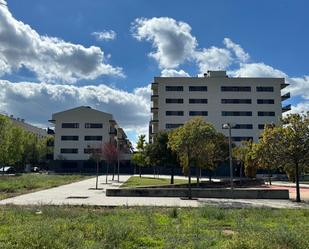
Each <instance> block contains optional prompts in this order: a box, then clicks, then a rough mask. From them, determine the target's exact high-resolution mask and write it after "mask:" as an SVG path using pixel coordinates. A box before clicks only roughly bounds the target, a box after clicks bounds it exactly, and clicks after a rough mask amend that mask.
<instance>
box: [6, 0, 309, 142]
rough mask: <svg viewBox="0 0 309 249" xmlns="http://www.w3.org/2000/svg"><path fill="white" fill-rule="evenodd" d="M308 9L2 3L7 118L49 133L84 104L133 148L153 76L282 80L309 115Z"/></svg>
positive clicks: (134, 1)
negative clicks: (53, 122)
mask: <svg viewBox="0 0 309 249" xmlns="http://www.w3.org/2000/svg"><path fill="white" fill-rule="evenodd" d="M308 9H309V2H308V1H306V0H295V1H290V0H273V1H269V0H252V1H247V0H235V1H229V0H216V1H206V0H194V1H192V0H191V1H188V0H186V1H185V0H177V1H176V0H170V1H163V0H156V1H146V0H131V1H125V0H113V1H106V0H91V1H87V0H74V1H73V0H66V1H63V0H62V1H60V0H53V1H50V0H22V1H20V0H7V1H4V0H0V112H1V113H7V114H9V115H11V114H12V115H14V116H16V117H20V118H24V119H26V122H30V123H32V124H35V125H38V126H41V127H47V126H48V125H50V124H49V123H48V120H49V119H50V118H51V115H52V113H54V112H58V111H62V110H65V109H69V108H73V107H76V106H80V105H87V106H91V107H93V108H95V109H98V110H101V111H105V112H110V113H112V114H113V115H114V117H115V119H116V120H117V121H118V123H119V124H120V125H121V126H122V127H124V129H125V131H126V132H127V134H128V136H129V138H130V139H131V140H132V141H133V143H134V142H135V141H136V139H137V136H138V135H139V134H142V133H145V134H147V131H148V122H149V120H150V118H151V114H150V94H151V91H150V83H151V82H152V81H153V77H155V76H198V75H199V76H201V75H203V73H204V72H206V71H207V70H226V71H227V72H228V74H229V75H230V76H231V77H284V78H285V79H286V82H287V83H289V84H290V86H289V87H288V88H286V89H285V91H289V92H291V96H292V98H291V99H290V100H287V101H285V102H284V104H291V105H292V112H303V111H309V72H308V69H309V66H308V58H309V49H308V44H309V28H308V26H309V15H308V13H307V12H308Z"/></svg>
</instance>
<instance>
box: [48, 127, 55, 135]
mask: <svg viewBox="0 0 309 249" xmlns="http://www.w3.org/2000/svg"><path fill="white" fill-rule="evenodd" d="M47 134H48V135H55V131H54V130H53V129H50V128H47Z"/></svg>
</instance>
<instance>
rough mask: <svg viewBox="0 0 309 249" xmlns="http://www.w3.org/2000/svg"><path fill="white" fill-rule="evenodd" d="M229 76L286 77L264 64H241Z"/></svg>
mask: <svg viewBox="0 0 309 249" xmlns="http://www.w3.org/2000/svg"><path fill="white" fill-rule="evenodd" d="M231 74H232V75H233V76H235V77H279V78H286V77H287V75H286V74H285V73H284V72H282V71H280V70H278V69H275V68H273V67H271V66H268V65H266V64H264V63H248V64H245V63H241V64H240V67H239V69H237V70H235V71H233V72H231Z"/></svg>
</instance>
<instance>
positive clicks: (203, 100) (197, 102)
mask: <svg viewBox="0 0 309 249" xmlns="http://www.w3.org/2000/svg"><path fill="white" fill-rule="evenodd" d="M207 103H208V100H207V99H189V104H207Z"/></svg>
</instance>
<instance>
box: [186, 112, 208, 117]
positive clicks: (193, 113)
mask: <svg viewBox="0 0 309 249" xmlns="http://www.w3.org/2000/svg"><path fill="white" fill-rule="evenodd" d="M189 116H208V112H207V111H190V112H189Z"/></svg>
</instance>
